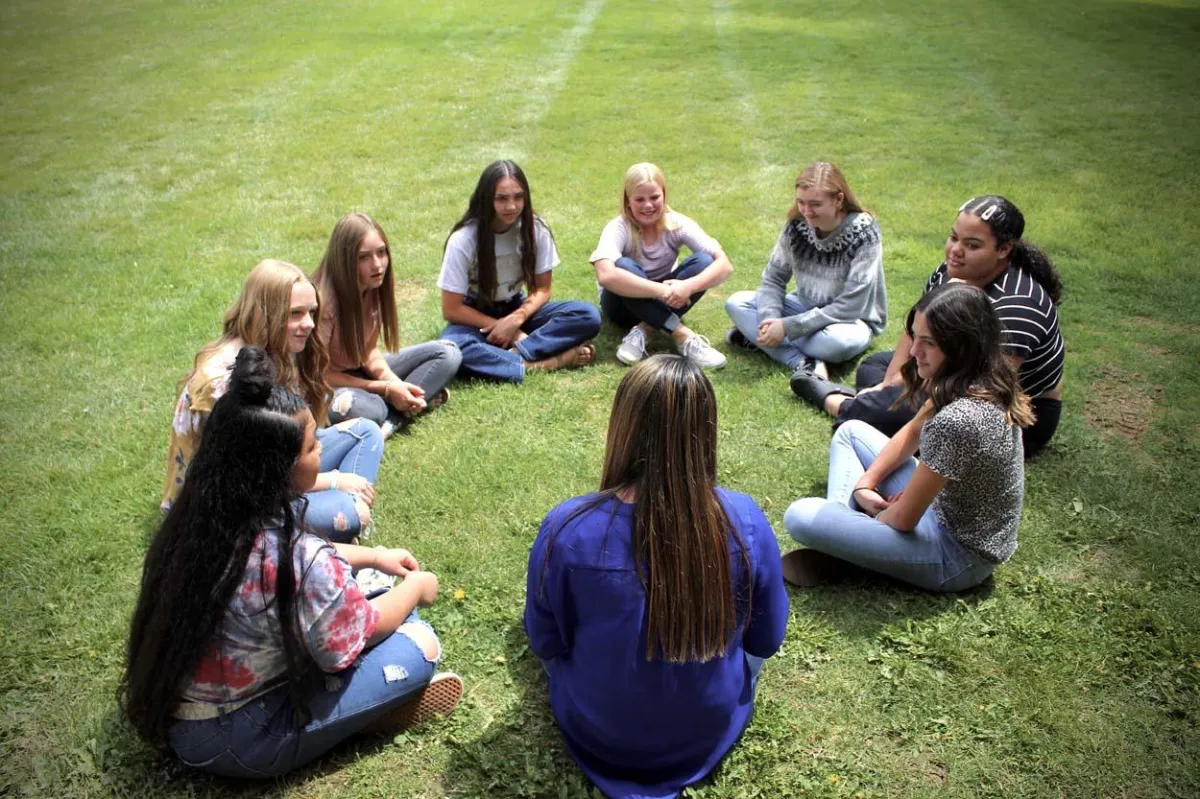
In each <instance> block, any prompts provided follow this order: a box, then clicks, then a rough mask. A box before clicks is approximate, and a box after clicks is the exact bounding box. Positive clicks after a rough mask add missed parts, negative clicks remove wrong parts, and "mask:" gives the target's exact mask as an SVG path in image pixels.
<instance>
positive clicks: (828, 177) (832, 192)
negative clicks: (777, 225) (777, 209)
mask: <svg viewBox="0 0 1200 799" xmlns="http://www.w3.org/2000/svg"><path fill="white" fill-rule="evenodd" d="M796 188H797V189H813V188H816V189H821V190H822V191H824V192H828V194H829V196H830V197H837V196H838V195H839V194H840V195H842V210H843V211H845V212H846V213H847V214H855V213H866V212H867V209H865V208H863V207H862V205H861V204H860V203H859V202H858V198H857V197H855V196H854V192H853V191H851V190H850V184H849V183H847V182H846V176H845V175H843V174H842V170H840V169H838V168H837V164H832V163H830V162H829V161H813V162H812V163H811V164H809V165H808V166H806V167H804V169H802V170H800V174H799V175H796ZM799 215H800V209H799V208H798V207H797V206H796V203H795V202H794V201H793V202H792V207H791V208H789V209H788V215H787V218H788V219H795V218H796V217H798V216H799Z"/></svg>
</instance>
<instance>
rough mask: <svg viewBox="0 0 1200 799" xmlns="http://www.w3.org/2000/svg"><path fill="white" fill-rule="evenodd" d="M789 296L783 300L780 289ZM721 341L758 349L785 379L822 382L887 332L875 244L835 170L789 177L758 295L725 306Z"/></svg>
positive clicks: (875, 233) (743, 294) (879, 243)
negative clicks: (784, 213)
mask: <svg viewBox="0 0 1200 799" xmlns="http://www.w3.org/2000/svg"><path fill="white" fill-rule="evenodd" d="M793 278H794V279H795V281H796V288H795V290H794V291H793V292H792V293H791V294H788V293H787V286H788V282H789V281H791V280H792V279H793ZM725 311H726V312H727V313H728V314H729V318H730V319H732V320H733V324H734V327H733V329H732V330H730V331H729V333H728V336H727V340H728V341H729V342H730V343H731V344H734V345H736V346H740V347H743V348H745V349H761V350H762V351H763V352H764V353H766V354H767V355H768V356H769V357H770V358H772V359H773V360H775V361H778V362H780V363H782V364H783V365H784V366H787V367H788V368H789V369H790V370H791V371H792V375H793V376H800V375H807V374H815V375H818V376H820V377H823V378H828V377H829V373H828V371H827V369H826V366H825V363H826V362H827V361H828V362H830V363H841V362H843V361H847V360H849V359H851V358H853V357H854V356H855V355H858V354H859V353H860V352H862V351H863V350H865V349H866V348H867V345H868V344H870V343H871V337H872V336H875V335H878V334H879V333H881V332H883V329H884V328H885V327H886V326H887V292H886V289H885V284H884V278H883V240H882V237H881V236H880V233H879V225H878V224H876V222H875V220H874V219H873V218H872V217H871V215H870V214H869V213H867V212H866V211H864V210H863V207H862V206H861V205H859V203H858V199H857V198H856V197H855V196H854V192H852V191H851V190H850V185H849V184H848V183H847V182H846V178H845V176H844V175H842V172H841V170H840V169H838V168H837V166H836V165H834V164H830V163H827V162H825V161H817V162H815V163H812V164H809V165H808V166H807V167H805V168H804V170H803V171H801V172H800V174H799V175H797V176H796V202H795V204H794V205H793V206H792V207H791V209H790V210H789V211H788V222H787V224H786V225H784V227H783V232H782V233H780V234H779V240H778V241H777V242H776V243H775V249H774V250H773V251H772V252H771V257H770V259H769V260H768V261H767V268H766V270H764V271H763V276H762V284H761V285H760V286H759V287H758V291H739V292H737V293H736V294H733V295H732V296H730V298H729V299H727V300H726V301H725Z"/></svg>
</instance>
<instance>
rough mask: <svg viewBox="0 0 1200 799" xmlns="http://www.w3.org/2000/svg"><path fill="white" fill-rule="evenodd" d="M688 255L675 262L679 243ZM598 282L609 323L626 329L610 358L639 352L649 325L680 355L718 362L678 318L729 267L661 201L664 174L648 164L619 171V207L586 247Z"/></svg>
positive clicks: (715, 245) (721, 361) (631, 358)
mask: <svg viewBox="0 0 1200 799" xmlns="http://www.w3.org/2000/svg"><path fill="white" fill-rule="evenodd" d="M681 247H687V248H688V249H689V250H691V251H692V254H691V255H690V256H688V257H687V258H685V259H683V261H679V249H680V248H681ZM590 260H591V262H592V265H593V266H594V267H595V268H596V279H597V280H598V281H599V283H600V288H601V291H600V307H601V308H602V309H603V311H604V315H605V316H606V317H607V318H608V320H609V321H610V322H612V323H613V324H615V325H617V326H618V327H622V328H628V329H629V332H628V333H627V334H626V335H625V338H624V339H623V340H622V341H621V346H620V347H618V348H617V359H618V360H620V361H621V363H624V364H634V363H637V362H638V361H640V360H641V359H642V358H644V357H646V345H647V340H648V338H649V336H650V334H651V333H653V332H654V331H655V330H661V331H663V332H664V333H667V334H669V335H670V336H671V339H672V340H673V341H674V342H675V346H676V347H678V348H679V352H680V354H681V355H684V356H685V357H687V358H689V359H690V360H692V361H693V362H695V363H696V364H698V365H700V366H704V367H710V368H719V367H722V366H724V365H725V356H724V355H723V354H721V352H720V351H718V350H716V349H714V348H713V347H712V346H711V344H710V343H709V341H708V339H706V338H705V337H704V336H701V335H699V334H698V333H695V332H693V331H692V329H691V328H689V327H688V326H687V325H685V324H684V323H683V315H684V314H686V313H687V312H688V311H689V310H691V308H692V306H693V305H695V304H696V303H697V302H699V301H700V298H701V297H703V296H704V292H706V291H707V290H708V289H710V288H712V287H713V286H718V285H720V284H721V283H724V282H725V280H726V279H728V277H729V275H730V273H732V272H733V265H732V264H731V263H730V262H729V258H728V256H726V255H725V250H723V249H722V248H721V245H720V243H719V242H718V241H717V240H716V239H714V238H712V237H711V236H709V235H708V234H707V233H705V232H704V230H703V229H702V228H701V227H700V226H699V225H698V224H696V223H695V222H694V221H692V220H691V219H689V218H688V217H686V216H684V215H683V214H681V213H679V212H678V211H674V210H672V209H671V206H669V205H667V180H666V178H665V177H664V176H663V172H662V170H661V169H659V168H658V167H657V166H655V165H654V164H634V165H633V166H631V167H629V170H628V171H627V172H626V173H625V182H624V185H623V187H622V190H621V213H620V215H619V216H617V217H616V218H615V219H613V220H612V221H611V222H609V223H608V224H607V225H605V226H604V231H603V232H602V233H601V234H600V243H599V244H597V245H596V249H595V251H593V252H592V257H591V259H590Z"/></svg>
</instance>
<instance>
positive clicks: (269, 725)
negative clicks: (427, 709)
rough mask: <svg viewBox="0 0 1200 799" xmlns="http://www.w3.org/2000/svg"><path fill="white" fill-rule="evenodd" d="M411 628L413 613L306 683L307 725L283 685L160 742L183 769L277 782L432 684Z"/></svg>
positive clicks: (431, 663) (430, 664)
mask: <svg viewBox="0 0 1200 799" xmlns="http://www.w3.org/2000/svg"><path fill="white" fill-rule="evenodd" d="M408 625H419V626H421V627H423V628H424V629H425V630H428V631H429V633H430V635H431V636H432V635H433V631H432V629H431V628H430V627H429V626H428V625H427V624H425V622H423V621H421V620H420V618H419V617H418V616H417V612H416V611H415V610H414V611H413V612H412V615H410V616H409V617H408V619H406V620H405V622H404V624H403V625H401V627H400V629H398V630H397V631H396V632H394V633H392V634H391V635H390V636H388V637H387V638H385V639H384V640H383V641H380V642H379V643H378V644H376V645H375V646H373V647H372V648H370V649H367V650H364V651H363V653H362V654H360V655H359V656H358V659H357V660H355V661H354V663H353V664H351V665H350V666H349V667H347V668H345V669H343V670H342V671H339V672H336V673H334V674H325V673H323V672H317V673H316V674H312V675H309V677H308V678H307V679H306V680H305V681H304V683H303V684H302V685H301V688H300V696H301V697H302V699H303V701H304V704H305V706H306V707H307V708H308V712H309V714H310V715H311V719H310V720H309V722H308V723H307V724H302V723H301V721H300V718H299V716H298V714H297V713H296V710H295V708H293V707H292V702H291V699H290V698H289V696H288V689H287V686H286V685H281V686H279V687H277V688H274V689H273V690H271V691H268V692H267V693H265V694H263V695H262V696H259V697H256V698H255V699H253V700H251V701H250V702H248V703H246V704H245V705H242V706H241V707H239V708H237V709H236V710H233V711H230V712H229V713H223V714H221V715H220V716H218V717H217V718H213V719H206V720H204V721H176V722H175V723H174V724H172V725H171V728H170V731H169V732H168V739H169V742H170V745H171V748H172V749H173V750H174V751H175V754H176V755H178V756H179V759H180V760H182V761H183V762H184V763H185V764H186V765H188V766H191V767H192V768H197V769H200V770H202V771H206V772H209V773H211V774H219V775H222V776H225V777H240V778H248V779H256V778H266V777H278V776H279V775H281V774H285V773H287V772H289V771H291V770H292V769H295V768H299V767H300V766H303V765H304V764H305V763H308V762H309V761H311V760H313V759H315V758H317V757H320V756H321V755H323V754H325V753H326V752H328V751H329V750H330V749H332V748H333V747H334V746H336V745H337V744H339V743H341V742H342V741H344V740H345V739H347V738H349V737H350V736H351V735H353V734H354V733H356V732H358V731H359V730H361V729H362V728H363V727H365V726H366V725H367V724H370V723H371V722H372V721H374V720H375V719H377V718H379V717H380V716H382V715H384V714H385V713H387V712H389V711H391V710H394V709H395V708H396V707H398V706H400V705H402V704H404V702H405V701H407V700H409V699H411V698H413V697H414V696H415V695H416V692H417V691H419V690H420V689H421V688H424V687H425V686H426V685H427V684H428V683H429V681H430V679H432V678H433V673H434V670H435V669H436V667H437V661H438V660H439V659H440V658H441V644H440V643H437V639H436V637H433V640H434V645H435V648H436V650H437V653H438V656H437V657H436V658H434V659H433V660H430V659H428V658H427V657H426V653H425V651H424V650H423V649H422V648H421V647H420V646H419V645H418V644H417V643H416V642H415V641H414V640H413V639H412V638H410V637H409V636H408V635H407V634H406V633H405V632H404V629H405V627H406V626H408Z"/></svg>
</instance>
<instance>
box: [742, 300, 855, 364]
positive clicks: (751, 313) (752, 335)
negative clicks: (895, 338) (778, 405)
mask: <svg viewBox="0 0 1200 799" xmlns="http://www.w3.org/2000/svg"><path fill="white" fill-rule="evenodd" d="M807 310H810V309H809V308H808V307H807V306H805V305H804V304H803V303H801V302H800V301H799V300H797V299H796V298H795V297H794V296H793V295H791V294H788V295H786V296H784V298H783V313H782V316H795V315H796V314H802V313H804V312H805V311H807ZM725 313H727V314H729V318H730V319H732V320H733V325H734V327H736V328H737V329H738V330H740V331H742V335H743V336H745V337H746V340H747V341H750V342H756V341H757V340H758V300H757V295H756V293H755V292H753V291H739V292H737V293H735V294H733V295H732V296H730V298H729V299H727V300H725ZM870 343H871V328H869V327H867V323H866V322H864V321H862V320H861V319H856V320H855V321H854V322H850V323H837V324H832V325H828V326H827V327H823V328H821V329H820V330H816V331H814V332H812V333H810V334H808V335H807V336H804V337H803V338H797V339H784V340H783V343H782V344H780V345H779V346H778V347H762V346H760V347H759V349H761V350H762V351H763V352H765V353H766V354H767V355H769V356H770V357H771V358H772V359H773V360H776V361H778V362H779V363H781V364H783V365H785V366H787V367H788V368H789V369H795V368H796V367H797V366H799V365H800V362H801V361H802V360H804V358H805V357H806V356H807V357H810V358H817V359H819V360H822V361H829V362H830V363H841V362H842V361H848V360H850V359H851V358H853V357H854V356H855V355H858V354H859V353H860V352H862V351H863V350H865V349H866V348H867V345H868V344H870Z"/></svg>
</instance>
